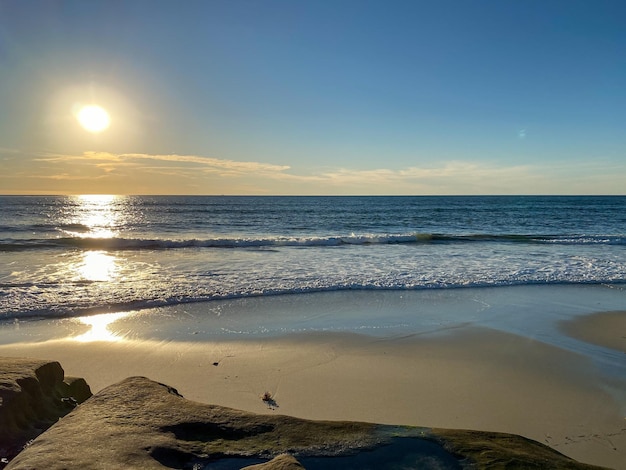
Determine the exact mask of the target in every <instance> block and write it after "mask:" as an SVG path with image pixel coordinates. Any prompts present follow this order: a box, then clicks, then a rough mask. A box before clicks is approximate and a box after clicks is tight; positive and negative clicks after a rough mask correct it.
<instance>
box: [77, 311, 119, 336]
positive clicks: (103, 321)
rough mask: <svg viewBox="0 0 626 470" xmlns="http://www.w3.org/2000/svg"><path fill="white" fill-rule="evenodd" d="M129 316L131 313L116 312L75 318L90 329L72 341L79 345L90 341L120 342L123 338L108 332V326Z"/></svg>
mask: <svg viewBox="0 0 626 470" xmlns="http://www.w3.org/2000/svg"><path fill="white" fill-rule="evenodd" d="M130 314H131V312H116V313H103V314H100V315H90V316H87V317H80V318H77V320H78V321H80V322H81V323H82V324H84V325H88V326H90V327H91V328H90V329H89V331H87V332H86V333H83V334H82V335H79V336H75V337H74V338H73V339H74V340H75V341H80V342H81V343H87V342H91V341H122V340H123V339H124V337H123V336H121V335H118V334H115V333H113V332H112V331H110V330H109V325H111V323H113V322H115V321H117V320H119V319H121V318H125V317H128V316H129V315H130Z"/></svg>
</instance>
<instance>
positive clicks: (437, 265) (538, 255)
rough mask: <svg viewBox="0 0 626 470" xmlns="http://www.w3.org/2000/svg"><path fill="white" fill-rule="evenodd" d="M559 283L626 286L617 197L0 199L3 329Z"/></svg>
mask: <svg viewBox="0 0 626 470" xmlns="http://www.w3.org/2000/svg"><path fill="white" fill-rule="evenodd" d="M573 284H585V285H600V284H613V285H621V286H623V285H624V284H626V197H623V196H607V197H595V196H584V197H574V196H570V197H548V196H545V197H531V196H526V197H517V196H506V197H504V196H503V197H496V196H489V197H478V196H475V197H460V196H459V197H452V196H450V197H408V196H407V197H287V196H281V197H270V196H263V197H253V196H240V197H228V196H206V197H195V196H194V197H182V196H175V197H174V196H24V197H22V196H2V197H0V319H4V320H11V319H16V318H17V319H21V318H24V319H26V318H33V317H69V316H80V315H84V314H86V313H96V312H113V311H122V310H128V309H141V308H148V307H157V306H164V305H177V304H185V303H191V302H201V301H215V300H218V299H238V298H247V297H253V296H254V297H256V296H276V295H281V294H304V293H312V292H325V291H344V290H354V291H365V290H367V291H371V290H385V291H414V290H426V289H429V290H441V289H455V288H465V289H472V288H481V287H500V286H515V285H573Z"/></svg>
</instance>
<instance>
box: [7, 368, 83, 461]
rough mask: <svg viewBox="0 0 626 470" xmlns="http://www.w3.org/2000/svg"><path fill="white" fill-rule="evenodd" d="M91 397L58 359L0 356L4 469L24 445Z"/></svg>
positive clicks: (79, 380)
mask: <svg viewBox="0 0 626 470" xmlns="http://www.w3.org/2000/svg"><path fill="white" fill-rule="evenodd" d="M90 396H91V391H90V390H89V386H88V385H87V383H86V382H85V381H84V380H83V379H76V378H71V377H67V378H66V377H65V374H64V371H63V369H62V368H61V365H60V364H59V363H58V362H54V361H40V360H33V359H21V358H0V468H3V467H4V465H5V464H6V462H7V461H8V460H10V459H11V458H13V457H14V456H15V455H17V453H18V452H20V451H21V450H22V448H23V447H24V445H25V444H26V443H27V442H29V441H30V440H32V439H34V438H35V437H37V436H38V435H39V434H41V433H42V432H43V431H45V430H46V429H48V428H49V427H50V426H51V425H52V424H54V423H55V422H56V421H57V420H58V419H59V418H60V417H62V416H65V415H66V414H67V413H69V412H70V411H71V410H72V409H73V408H74V407H75V406H76V405H77V404H78V403H82V402H83V401H85V400H86V399H87V398H89V397H90Z"/></svg>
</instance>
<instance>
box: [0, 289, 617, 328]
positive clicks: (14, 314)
mask: <svg viewBox="0 0 626 470" xmlns="http://www.w3.org/2000/svg"><path fill="white" fill-rule="evenodd" d="M534 285H537V286H549V285H551V286H568V285H588V286H592V285H609V286H612V287H614V288H617V289H626V281H623V280H588V281H580V280H578V281H564V280H554V281H547V282H546V281H545V280H543V281H540V280H526V281H513V280H501V281H497V282H494V281H493V280H492V281H483V282H466V283H445V282H442V283H427V284H421V285H384V284H382V285H381V284H372V283H364V284H354V283H353V284H344V285H330V286H317V287H300V288H289V289H280V288H278V289H262V290H255V291H239V292H229V293H223V294H216V293H214V294H211V295H200V296H193V295H189V296H185V295H173V296H171V297H160V298H149V299H132V300H130V299H129V300H127V301H120V302H110V303H104V304H103V303H100V304H96V303H93V304H88V305H84V304H83V305H79V304H71V303H67V304H59V305H47V306H45V307H43V308H36V307H35V308H31V309H22V310H19V311H14V310H6V311H4V312H3V313H2V314H0V322H4V321H14V320H32V319H38V318H47V319H50V318H75V317H80V316H85V315H95V314H101V313H115V312H122V311H127V310H145V309H150V308H158V307H167V306H176V305H185V304H193V303H202V302H216V301H226V300H238V299H252V298H259V297H277V296H288V295H302V294H319V293H330V292H348V291H355V292H360V291H386V292H407V291H426V290H429V291H436V290H450V289H477V288H479V289H480V288H498V287H515V286H534Z"/></svg>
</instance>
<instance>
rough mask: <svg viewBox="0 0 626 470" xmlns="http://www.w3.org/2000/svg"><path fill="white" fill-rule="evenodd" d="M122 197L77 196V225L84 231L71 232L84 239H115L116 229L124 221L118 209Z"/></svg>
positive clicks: (105, 195)
mask: <svg viewBox="0 0 626 470" xmlns="http://www.w3.org/2000/svg"><path fill="white" fill-rule="evenodd" d="M119 199H121V198H120V196H115V195H111V194H84V195H81V196H76V200H77V202H78V205H77V208H76V209H77V213H76V214H75V215H76V219H75V223H76V224H77V225H78V226H79V227H82V228H83V230H84V231H78V232H76V231H70V233H72V235H75V236H79V237H84V238H87V237H89V238H113V237H114V236H115V235H116V230H115V228H116V227H118V226H119V225H120V223H122V222H123V221H122V220H120V218H121V213H120V210H119V207H118V203H119V201H118V200H119Z"/></svg>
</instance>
